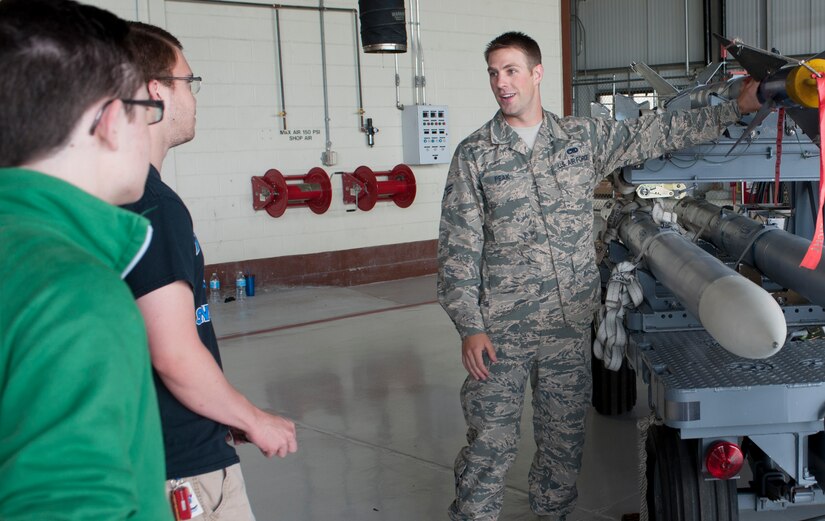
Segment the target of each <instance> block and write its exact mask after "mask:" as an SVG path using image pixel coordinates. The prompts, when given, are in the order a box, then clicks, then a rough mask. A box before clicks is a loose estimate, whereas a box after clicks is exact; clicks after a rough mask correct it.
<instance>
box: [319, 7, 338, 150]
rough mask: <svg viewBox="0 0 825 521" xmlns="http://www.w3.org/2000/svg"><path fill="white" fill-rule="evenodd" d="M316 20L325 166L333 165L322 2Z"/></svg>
mask: <svg viewBox="0 0 825 521" xmlns="http://www.w3.org/2000/svg"><path fill="white" fill-rule="evenodd" d="M318 7H319V12H318V20H319V22H320V25H321V83H323V87H324V136H325V137H326V142H325V145H326V146H325V148H324V153H323V154H321V162H322V163H323V164H325V165H327V166H331V165H334V164H335V157H334V154H333V152H332V140H331V138H330V135H329V93H328V92H327V41H326V36H325V34H326V31H324V0H318Z"/></svg>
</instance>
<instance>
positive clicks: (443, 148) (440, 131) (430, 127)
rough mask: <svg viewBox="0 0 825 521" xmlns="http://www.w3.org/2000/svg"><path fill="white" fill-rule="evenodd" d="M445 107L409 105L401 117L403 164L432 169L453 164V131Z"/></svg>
mask: <svg viewBox="0 0 825 521" xmlns="http://www.w3.org/2000/svg"><path fill="white" fill-rule="evenodd" d="M447 121H448V119H447V107H446V106H444V105H407V106H405V107H404V112H403V113H402V115H401V133H402V136H403V140H404V141H403V142H404V162H405V163H407V164H408V165H433V164H436V163H449V162H450V159H451V158H450V131H449V127H448V125H447Z"/></svg>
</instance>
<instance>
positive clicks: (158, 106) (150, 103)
mask: <svg viewBox="0 0 825 521" xmlns="http://www.w3.org/2000/svg"><path fill="white" fill-rule="evenodd" d="M115 99H117V98H113V99H110V100H109V101H107V102H106V103H104V104H103V106H102V107H100V110H98V111H97V115H96V116H95V120H94V121H93V122H92V127H91V128H90V129H89V134H90V135H94V133H95V130H96V129H97V126H98V125H99V124H100V120H101V118H103V112H105V111H106V109H107V108H109V105H111V104H112V102H114V101H115ZM120 101H121V103H123V104H124V105H131V106H135V105H137V106H140V107H146V108H147V109H148V110H147V111H146V124H147V125H154V124H155V123H158V122H160V121H161V120H162V119H163V101H161V100H154V99H123V98H120Z"/></svg>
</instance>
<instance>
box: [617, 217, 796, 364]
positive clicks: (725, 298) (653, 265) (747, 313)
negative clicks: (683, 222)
mask: <svg viewBox="0 0 825 521" xmlns="http://www.w3.org/2000/svg"><path fill="white" fill-rule="evenodd" d="M619 235H620V237H621V238H622V242H624V244H625V245H627V246H628V248H630V250H631V251H632V252H633V253H634V254H635V255H639V254H640V253H642V252H643V253H644V259H645V261H646V263H647V266H648V267H649V268H650V271H651V272H652V273H653V275H654V276H655V277H656V278H657V279H658V280H659V282H661V283H662V284H664V285H665V286H666V287H667V288H668V289H670V290H671V291H672V292H673V294H674V295H675V296H676V298H678V299H679V301H680V302H681V303H682V305H683V306H685V308H686V309H687V310H688V311H689V312H690V313H691V314H693V315H694V316H695V317H696V318H698V319H699V321H700V322H701V323H702V325H703V326H704V328H705V330H707V332H708V333H709V334H710V335H711V336H712V337H713V338H714V339H715V340H716V341H717V342H718V343H719V345H720V346H722V347H723V348H725V349H726V350H728V351H730V352H731V353H733V354H735V355H737V356H741V357H743V358H752V359H758V358H767V357H769V356H771V355H773V354H775V353H777V352H778V351H779V350H780V349H781V348H782V346H783V345H784V344H785V338H786V336H787V325H786V324H785V316H784V314H783V313H782V308H781V307H780V306H779V304H777V302H776V301H775V300H774V299H773V297H771V295H770V294H769V293H768V292H767V291H765V290H764V289H762V288H761V287H760V286H758V285H756V284H754V283H753V282H751V281H750V280H748V279H746V278H745V277H743V276H741V275H740V274H738V273H737V272H735V271H734V270H732V269H731V268H729V267H727V266H725V265H724V264H723V263H722V262H721V261H719V259H717V258H716V257H714V256H713V255H711V254H710V253H708V252H706V251H705V250H703V249H702V248H700V247H699V246H697V245H695V244H693V243H692V242H690V241H689V240H687V239H686V238H685V237H683V236H682V235H680V234H679V233H676V232H675V231H672V230H669V229H663V228H660V227H659V226H658V225H657V224H656V223H655V222H654V221H653V220H652V219H651V217H650V215H649V214H647V213H644V212H634V213H633V214H631V215H629V216H627V217H625V218H624V219H623V220H622V222H621V223H620V224H619Z"/></svg>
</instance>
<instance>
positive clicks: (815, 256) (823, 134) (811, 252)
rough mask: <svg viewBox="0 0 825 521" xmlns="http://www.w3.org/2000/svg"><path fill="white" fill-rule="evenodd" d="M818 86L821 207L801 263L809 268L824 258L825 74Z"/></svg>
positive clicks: (815, 265) (814, 266)
mask: <svg viewBox="0 0 825 521" xmlns="http://www.w3.org/2000/svg"><path fill="white" fill-rule="evenodd" d="M816 88H817V90H818V91H819V143H820V146H819V148H820V151H819V209H818V210H817V213H816V231H815V232H814V238H813V240H812V241H811V245H810V246H809V247H808V252H807V253H806V254H805V258H804V259H802V263H801V264H800V266H801V267H803V268H808V269H809V270H814V269H816V267H817V265H818V264H819V260H820V259H821V258H822V242H823V232H822V203H823V201H824V200H825V153H823V151H822V144H823V143H825V75H821V76H820V77H818V78H816Z"/></svg>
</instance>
